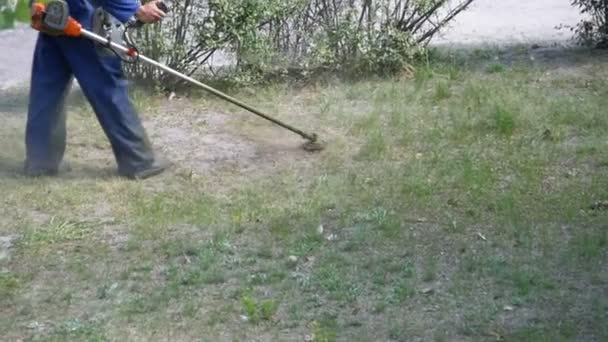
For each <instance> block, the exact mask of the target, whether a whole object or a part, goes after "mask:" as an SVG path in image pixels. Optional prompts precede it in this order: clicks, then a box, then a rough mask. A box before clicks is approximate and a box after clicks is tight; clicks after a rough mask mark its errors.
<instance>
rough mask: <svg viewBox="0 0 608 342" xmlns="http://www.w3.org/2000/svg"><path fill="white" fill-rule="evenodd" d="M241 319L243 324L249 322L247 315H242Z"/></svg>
mask: <svg viewBox="0 0 608 342" xmlns="http://www.w3.org/2000/svg"><path fill="white" fill-rule="evenodd" d="M240 318H241V321H243V322H249V317H247V316H245V315H241V316H240Z"/></svg>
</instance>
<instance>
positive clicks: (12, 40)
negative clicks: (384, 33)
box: [0, 0, 580, 90]
mask: <svg viewBox="0 0 608 342" xmlns="http://www.w3.org/2000/svg"><path fill="white" fill-rule="evenodd" d="M579 18H580V16H579V15H578V13H577V11H576V10H575V9H574V8H572V7H571V6H570V0H476V2H474V4H473V5H472V6H471V8H470V9H469V10H468V11H466V12H464V13H462V14H461V16H460V17H458V18H457V20H456V21H455V22H454V23H452V25H451V26H450V28H449V29H448V30H447V31H446V32H445V34H444V35H443V37H440V38H439V39H436V40H435V42H434V44H436V45H483V44H498V45H504V44H510V43H543V44H545V45H546V43H548V42H550V43H558V44H564V43H567V41H568V39H569V38H570V37H571V33H570V31H569V30H567V29H564V30H557V29H556V27H557V26H559V25H562V24H566V25H574V24H576V23H577V22H578V20H579ZM35 39H36V33H35V32H33V31H32V30H31V29H29V27H27V26H22V27H19V28H16V29H13V30H8V31H0V51H1V52H2V53H0V90H1V89H4V88H8V87H12V86H15V85H19V84H26V83H27V82H28V79H29V75H30V67H31V61H32V51H33V48H34V43H35Z"/></svg>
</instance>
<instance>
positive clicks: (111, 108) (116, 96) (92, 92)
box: [61, 38, 168, 178]
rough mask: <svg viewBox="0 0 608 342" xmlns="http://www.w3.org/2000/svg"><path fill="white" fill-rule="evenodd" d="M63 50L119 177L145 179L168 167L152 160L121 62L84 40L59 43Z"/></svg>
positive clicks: (151, 151)
mask: <svg viewBox="0 0 608 342" xmlns="http://www.w3.org/2000/svg"><path fill="white" fill-rule="evenodd" d="M61 43H62V45H61V46H62V50H63V51H64V53H65V55H66V58H67V59H68V61H69V63H70V67H71V68H72V70H73V72H74V74H75V75H76V78H77V79H78V82H79V84H80V85H81V87H82V89H83V92H84V94H85V96H86V97H87V99H88V101H89V102H90V103H91V105H92V107H93V110H94V111H95V114H96V115H97V118H98V120H99V122H100V124H101V126H102V127H103V129H104V132H105V133H106V135H107V137H108V139H109V140H110V144H111V146H112V150H113V151H114V155H115V157H116V161H117V163H118V170H119V173H120V174H122V175H124V176H127V177H131V178H146V177H149V176H153V175H155V174H158V173H160V172H162V171H164V169H165V168H167V167H168V163H166V162H164V161H159V160H157V158H155V156H154V152H153V150H152V146H151V144H150V142H149V140H148V137H147V135H146V132H145V130H144V127H143V126H142V124H141V121H140V119H139V117H138V113H137V111H136V109H135V107H134V105H133V103H132V102H131V100H130V99H129V94H128V89H127V86H128V81H127V80H126V79H125V77H124V75H123V71H122V66H121V60H120V58H118V57H117V56H115V55H114V54H100V53H99V52H98V51H97V49H96V48H95V45H94V44H93V42H91V41H88V40H85V39H70V38H66V39H64V40H62V42H61Z"/></svg>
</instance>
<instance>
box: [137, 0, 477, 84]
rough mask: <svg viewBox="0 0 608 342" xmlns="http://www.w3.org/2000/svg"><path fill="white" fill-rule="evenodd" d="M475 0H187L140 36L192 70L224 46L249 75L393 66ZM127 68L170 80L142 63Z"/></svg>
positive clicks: (235, 71) (149, 48) (150, 50)
mask: <svg viewBox="0 0 608 342" xmlns="http://www.w3.org/2000/svg"><path fill="white" fill-rule="evenodd" d="M472 2H473V0H378V1H371V0H334V1H332V2H331V3H330V2H327V1H322V0H207V1H195V0H184V1H181V2H175V3H174V6H175V8H174V9H173V12H172V13H173V14H172V15H171V16H169V17H168V18H167V19H166V20H165V21H164V22H163V23H161V24H157V25H153V26H148V27H145V28H143V29H141V30H140V31H139V32H138V34H137V36H136V41H138V42H139V44H140V45H141V46H140V50H141V51H142V52H144V53H145V54H147V55H149V56H151V57H153V58H155V59H161V60H163V61H164V62H166V63H168V64H169V65H170V66H171V67H173V68H175V69H178V70H180V71H183V72H185V73H187V74H189V75H192V74H195V73H199V72H201V71H210V63H209V61H210V60H211V58H212V57H214V56H216V55H217V54H218V53H219V52H222V53H228V55H229V56H230V60H229V61H228V62H229V63H228V64H229V65H230V68H228V70H230V72H231V73H232V75H238V77H242V78H243V79H246V80H251V79H252V78H251V77H253V79H254V80H255V79H256V77H260V76H263V75H268V74H277V73H278V74H283V73H288V72H292V71H296V72H299V73H310V72H313V71H317V70H322V71H325V70H333V71H340V72H344V71H348V72H352V73H357V74H360V73H374V74H390V73H395V72H398V71H400V70H401V69H403V67H404V66H405V65H406V64H408V63H409V62H411V60H412V58H413V57H414V56H415V55H416V54H417V53H418V52H420V51H421V50H423V49H424V47H425V46H426V45H427V44H428V43H429V42H430V40H431V39H432V38H433V37H434V36H435V34H436V33H437V32H439V30H440V29H441V28H443V27H444V26H445V25H446V24H447V23H448V22H449V21H451V20H452V19H453V18H454V17H455V16H456V15H457V14H459V13H460V12H462V11H464V10H465V9H466V8H467V7H468V6H469V5H470V4H471V3H472ZM130 68H131V69H130V70H131V71H132V72H133V74H134V75H137V76H138V77H140V78H144V79H154V80H161V81H163V84H165V85H167V84H170V82H167V81H168V80H167V79H163V76H162V74H160V73H158V72H157V71H156V70H154V69H152V68H149V67H147V66H145V65H141V64H140V65H135V66H131V67H130ZM224 70H226V69H224ZM216 71H217V70H216Z"/></svg>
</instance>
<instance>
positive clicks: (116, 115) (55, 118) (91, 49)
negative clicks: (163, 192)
mask: <svg viewBox="0 0 608 342" xmlns="http://www.w3.org/2000/svg"><path fill="white" fill-rule="evenodd" d="M67 2H68V5H69V7H70V15H71V16H72V17H73V18H75V19H76V20H77V21H79V22H80V23H81V24H82V26H83V27H84V28H86V29H89V30H90V29H91V26H92V21H93V12H94V10H95V7H94V6H93V5H92V4H91V3H95V4H96V6H102V7H103V8H104V9H105V10H106V11H107V12H109V13H110V14H112V15H113V16H114V17H115V18H116V19H118V20H120V21H121V22H123V23H124V22H126V21H128V20H129V19H130V18H131V17H132V16H133V15H134V14H135V12H136V11H137V9H138V8H139V6H140V4H139V2H138V1H137V0H67ZM74 76H75V77H76V79H77V80H78V83H79V84H80V87H81V89H82V91H83V93H84V95H85V97H86V98H87V100H88V101H89V103H90V104H91V106H92V108H93V110H94V112H95V114H96V116H97V119H98V120H99V122H100V124H101V126H102V128H103V130H104V132H105V134H106V136H107V137H108V139H109V141H110V144H111V146H112V151H113V152H114V156H115V158H116V162H117V164H118V172H119V173H120V174H122V175H125V176H130V175H132V174H134V173H136V172H138V171H140V170H145V169H146V168H148V167H150V165H152V164H153V163H154V153H153V151H152V147H151V144H150V143H149V140H148V137H147V135H146V132H145V130H144V128H143V126H142V124H141V121H140V119H139V117H138V113H137V111H136V109H135V107H134V105H133V103H132V102H131V101H130V99H129V96H128V92H127V80H126V78H125V76H124V74H123V71H122V67H121V60H120V58H119V57H118V56H116V55H115V54H113V53H107V52H101V49H100V47H98V46H96V45H95V44H94V43H93V42H92V41H90V40H87V39H84V38H71V37H53V36H49V35H45V34H42V33H41V34H39V36H38V40H37V43H36V48H35V52H34V61H33V65H32V78H31V88H30V104H29V111H28V120H27V127H26V150H27V152H26V162H25V167H26V169H27V170H57V169H58V168H59V165H60V163H61V162H62V159H63V156H64V153H65V149H66V110H65V102H66V96H67V94H68V92H69V90H70V87H71V84H72V80H73V77H74Z"/></svg>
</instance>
